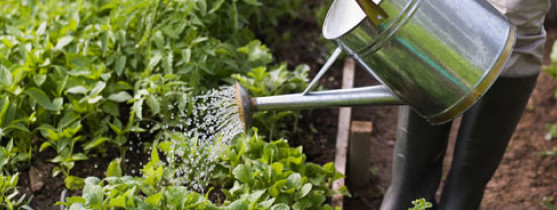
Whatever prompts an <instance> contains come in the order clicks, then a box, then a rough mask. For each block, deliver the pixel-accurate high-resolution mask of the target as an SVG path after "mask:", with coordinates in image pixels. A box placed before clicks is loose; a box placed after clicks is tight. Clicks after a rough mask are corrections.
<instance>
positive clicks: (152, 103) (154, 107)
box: [147, 95, 161, 114]
mask: <svg viewBox="0 0 557 210" xmlns="http://www.w3.org/2000/svg"><path fill="white" fill-rule="evenodd" d="M147 106H149V109H151V112H152V113H153V114H158V113H159V112H160V106H161V105H160V103H159V100H157V98H155V96H153V95H149V96H147Z"/></svg>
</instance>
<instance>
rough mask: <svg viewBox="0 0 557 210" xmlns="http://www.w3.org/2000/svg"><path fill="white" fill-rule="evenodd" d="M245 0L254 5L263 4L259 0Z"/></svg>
mask: <svg viewBox="0 0 557 210" xmlns="http://www.w3.org/2000/svg"><path fill="white" fill-rule="evenodd" d="M244 2H246V3H248V4H251V5H253V6H260V5H261V3H259V1H258V0H244Z"/></svg>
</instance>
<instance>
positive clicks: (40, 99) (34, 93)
mask: <svg viewBox="0 0 557 210" xmlns="http://www.w3.org/2000/svg"><path fill="white" fill-rule="evenodd" d="M24 93H25V94H27V95H29V96H30V97H31V98H33V99H34V100H35V101H37V103H39V105H40V106H41V107H43V108H44V109H46V110H49V111H59V108H60V107H58V106H55V105H54V104H53V103H52V102H51V101H50V99H49V98H48V96H47V95H46V93H44V92H43V91H42V90H39V89H37V88H29V89H27V90H25V91H24Z"/></svg>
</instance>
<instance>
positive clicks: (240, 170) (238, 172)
mask: <svg viewBox="0 0 557 210" xmlns="http://www.w3.org/2000/svg"><path fill="white" fill-rule="evenodd" d="M232 174H234V178H236V179H238V180H240V181H242V182H246V183H250V182H251V178H252V177H251V175H252V171H251V169H250V168H248V167H247V166H246V165H244V164H240V165H238V166H236V168H234V170H233V171H232Z"/></svg>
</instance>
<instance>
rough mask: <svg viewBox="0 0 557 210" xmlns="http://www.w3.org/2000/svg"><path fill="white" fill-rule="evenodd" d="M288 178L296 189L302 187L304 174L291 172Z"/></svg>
mask: <svg viewBox="0 0 557 210" xmlns="http://www.w3.org/2000/svg"><path fill="white" fill-rule="evenodd" d="M286 180H287V181H288V183H289V184H290V185H291V186H293V187H295V188H296V189H300V188H301V187H302V176H301V175H300V174H299V173H293V174H290V176H288V178H287V179H286Z"/></svg>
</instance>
